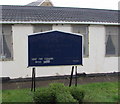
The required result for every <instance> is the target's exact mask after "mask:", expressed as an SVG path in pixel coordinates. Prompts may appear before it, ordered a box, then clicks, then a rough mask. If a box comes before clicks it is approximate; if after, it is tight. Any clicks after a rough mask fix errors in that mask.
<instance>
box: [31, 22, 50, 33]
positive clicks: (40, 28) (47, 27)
mask: <svg viewBox="0 0 120 104" xmlns="http://www.w3.org/2000/svg"><path fill="white" fill-rule="evenodd" d="M33 27H34V30H33V31H34V33H37V32H44V31H49V30H52V25H47V24H44V25H33Z"/></svg>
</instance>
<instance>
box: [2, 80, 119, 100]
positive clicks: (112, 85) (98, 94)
mask: <svg viewBox="0 0 120 104" xmlns="http://www.w3.org/2000/svg"><path fill="white" fill-rule="evenodd" d="M119 84H120V83H119ZM78 87H80V88H81V89H82V90H84V91H85V97H84V102H120V98H118V82H102V83H92V84H85V85H78ZM32 95H33V93H32V92H31V91H30V89H19V90H18V89H17V90H3V92H2V101H3V102H32V101H33V100H32Z"/></svg>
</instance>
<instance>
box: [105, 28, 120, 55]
mask: <svg viewBox="0 0 120 104" xmlns="http://www.w3.org/2000/svg"><path fill="white" fill-rule="evenodd" d="M119 39H120V36H119V34H118V26H106V56H118V40H119Z"/></svg>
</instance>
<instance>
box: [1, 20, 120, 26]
mask: <svg viewBox="0 0 120 104" xmlns="http://www.w3.org/2000/svg"><path fill="white" fill-rule="evenodd" d="M0 24H93V25H120V23H108V22H66V21H52V22H49V21H48V22H46V21H0Z"/></svg>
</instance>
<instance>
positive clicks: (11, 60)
mask: <svg viewBox="0 0 120 104" xmlns="http://www.w3.org/2000/svg"><path fill="white" fill-rule="evenodd" d="M0 61H13V59H0Z"/></svg>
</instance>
